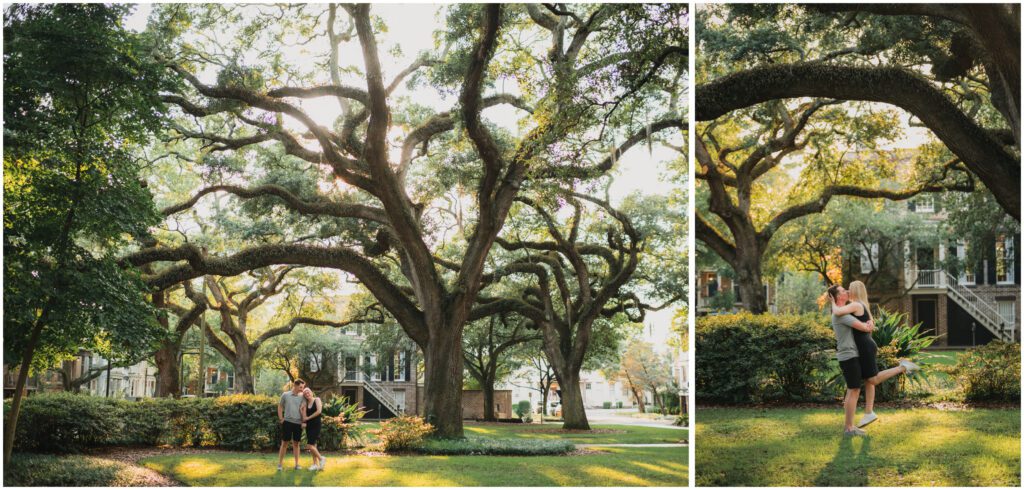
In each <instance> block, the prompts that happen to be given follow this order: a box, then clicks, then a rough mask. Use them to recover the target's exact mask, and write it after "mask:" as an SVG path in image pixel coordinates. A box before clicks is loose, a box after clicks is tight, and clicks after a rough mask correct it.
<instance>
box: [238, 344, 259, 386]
mask: <svg viewBox="0 0 1024 490" xmlns="http://www.w3.org/2000/svg"><path fill="white" fill-rule="evenodd" d="M235 352H236V355H235V361H234V363H232V365H233V366H234V368H235V388H234V389H235V393H247V394H255V393H256V383H255V381H254V379H253V375H252V360H253V357H255V354H256V351H255V350H252V349H248V348H240V349H238V350H236V351H235Z"/></svg>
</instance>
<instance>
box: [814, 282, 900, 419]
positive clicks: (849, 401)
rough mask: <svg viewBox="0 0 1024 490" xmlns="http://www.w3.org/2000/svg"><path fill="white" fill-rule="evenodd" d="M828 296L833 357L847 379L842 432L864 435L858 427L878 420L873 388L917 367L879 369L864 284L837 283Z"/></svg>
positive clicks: (876, 347) (871, 319) (872, 322)
mask: <svg viewBox="0 0 1024 490" xmlns="http://www.w3.org/2000/svg"><path fill="white" fill-rule="evenodd" d="M828 297H829V300H830V301H831V303H832V330H834V331H835V333H836V358H838V359H839V368H840V369H841V370H842V372H843V378H844V379H845V380H846V398H845V399H844V400H843V408H844V409H845V410H846V421H845V425H844V428H843V433H844V434H845V435H847V436H865V435H867V432H865V431H864V430H863V429H861V427H864V426H866V425H868V424H870V423H872V422H874V421H876V420H878V416H877V415H875V386H878V385H879V384H881V383H882V382H883V381H885V380H887V379H889V378H891V377H893V376H896V375H899V374H910V373H912V372H914V371H916V370H918V369H919V368H918V366H917V365H916V364H914V363H912V362H910V361H907V360H902V361H900V363H899V365H898V366H896V367H893V368H889V369H886V370H885V371H881V372H880V371H879V370H878V360H877V357H878V346H877V345H875V341H874V339H872V338H871V332H872V331H874V329H875V319H874V318H873V317H872V316H871V308H870V306H869V303H868V290H867V288H866V287H865V286H864V283H863V282H860V281H853V282H851V283H850V289H849V290H846V289H844V288H843V287H842V286H840V285H838V284H835V285H832V286H830V287H829V288H828ZM861 386H863V387H864V416H863V417H862V418H861V419H860V422H858V423H857V426H856V427H854V425H853V416H854V414H856V412H857V399H858V398H860V389H861Z"/></svg>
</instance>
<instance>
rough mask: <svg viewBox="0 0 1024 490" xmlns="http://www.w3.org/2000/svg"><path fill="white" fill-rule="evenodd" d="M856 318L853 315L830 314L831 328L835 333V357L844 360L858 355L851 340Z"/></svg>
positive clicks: (855, 346) (855, 345)
mask: <svg viewBox="0 0 1024 490" xmlns="http://www.w3.org/2000/svg"><path fill="white" fill-rule="evenodd" d="M856 324H857V319H856V318H854V317H853V315H842V316H838V317H837V316H835V315H832V330H833V331H834V332H835V333H836V359H838V360H840V361H845V360H847V359H853V358H855V357H857V356H858V355H860V354H859V353H858V352H857V343H856V342H854V340H853V326H854V325H856Z"/></svg>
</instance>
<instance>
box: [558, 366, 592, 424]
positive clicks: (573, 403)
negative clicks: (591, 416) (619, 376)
mask: <svg viewBox="0 0 1024 490" xmlns="http://www.w3.org/2000/svg"><path fill="white" fill-rule="evenodd" d="M559 371H561V372H556V374H557V375H558V384H559V386H561V387H562V420H563V421H564V422H563V424H562V428H563V429H576V430H590V423H589V422H587V411H586V409H585V407H584V406H583V391H582V390H580V372H579V369H573V368H572V367H570V368H569V369H565V370H559Z"/></svg>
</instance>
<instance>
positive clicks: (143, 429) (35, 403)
mask: <svg viewBox="0 0 1024 490" xmlns="http://www.w3.org/2000/svg"><path fill="white" fill-rule="evenodd" d="M364 414H365V412H364V411H362V410H360V409H359V407H358V406H350V405H347V404H345V405H342V406H341V410H340V412H339V415H338V416H335V417H330V416H324V428H323V430H322V431H321V439H320V445H321V447H323V448H324V449H328V450H334V449H340V448H342V447H345V444H346V440H347V439H350V438H353V437H355V438H359V436H360V435H361V429H360V428H359V426H358V425H357V422H358V421H359V419H361V418H362V417H363V415H364ZM279 431H280V428H279V425H278V423H277V400H276V399H275V398H272V397H268V396H262V395H231V396H223V397H219V398H185V399H180V400H175V399H172V398H157V399H147V400H142V401H128V400H115V399H109V398H103V397H96V396H90V395H84V394H72V393H40V394H36V395H32V396H29V397H26V398H25V401H24V404H23V405H22V411H21V420H20V421H19V423H18V434H17V436H16V439H15V449H16V450H17V451H19V452H53V453H75V452H81V451H83V450H85V449H88V448H93V447H102V446H156V445H159V444H170V445H174V446H195V447H199V446H204V447H206V446H209V447H212V446H217V447H223V448H228V449H241V450H253V449H267V448H273V447H276V446H277V444H278V441H279V440H280V437H279V434H280V432H279Z"/></svg>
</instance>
